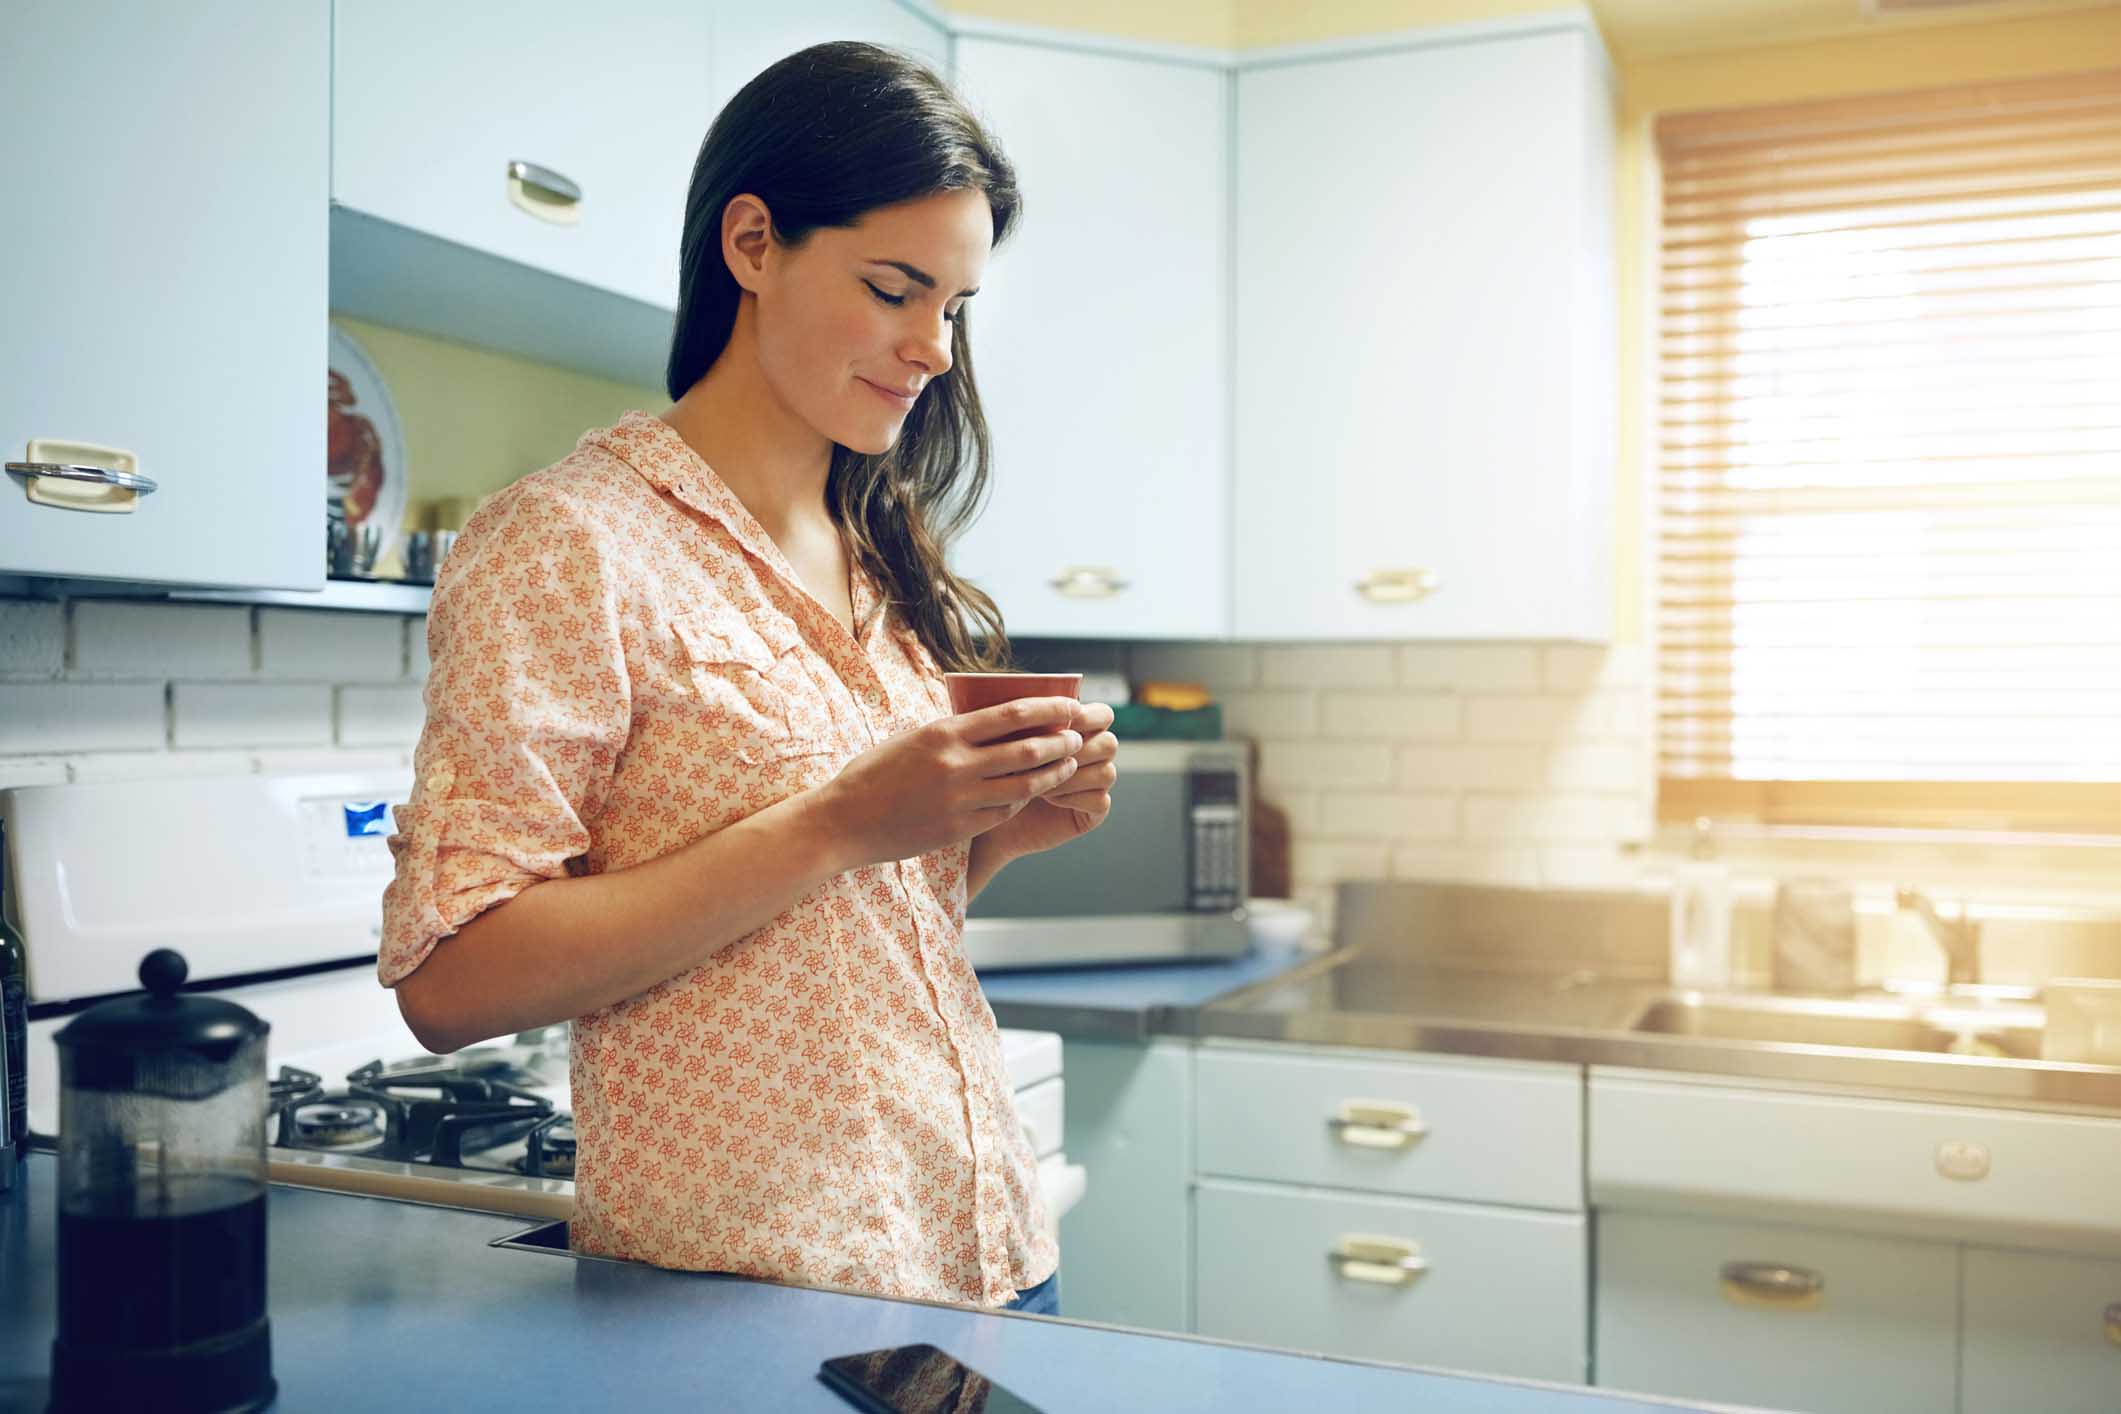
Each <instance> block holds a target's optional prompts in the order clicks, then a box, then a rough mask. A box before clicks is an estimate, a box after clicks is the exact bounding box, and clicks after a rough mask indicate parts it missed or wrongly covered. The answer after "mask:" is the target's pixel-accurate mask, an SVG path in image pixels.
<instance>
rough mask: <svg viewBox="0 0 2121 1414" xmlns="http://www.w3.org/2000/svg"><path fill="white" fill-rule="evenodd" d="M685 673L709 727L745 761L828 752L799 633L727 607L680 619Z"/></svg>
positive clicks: (825, 719) (826, 728) (827, 726)
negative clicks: (689, 678) (697, 696)
mask: <svg viewBox="0 0 2121 1414" xmlns="http://www.w3.org/2000/svg"><path fill="white" fill-rule="evenodd" d="M671 627H672V628H673V629H674V630H675V631H676V633H677V639H678V644H679V647H680V650H681V654H682V659H683V666H684V670H685V671H686V672H687V673H688V674H689V675H690V677H691V685H692V689H693V691H694V692H696V693H697V694H698V695H699V699H700V707H701V711H702V713H703V714H704V718H705V725H706V726H707V728H708V729H709V731H710V732H712V733H713V734H714V735H715V736H716V737H718V738H721V739H722V740H723V741H725V742H726V743H727V744H728V746H729V748H730V749H731V750H733V751H734V752H736V754H737V755H738V756H739V757H741V758H744V759H760V760H767V759H773V758H776V757H785V756H804V755H812V754H816V753H819V752H825V751H829V750H830V749H831V747H832V742H831V740H830V736H831V722H830V718H829V716H828V715H827V714H826V712H825V706H824V702H823V700H822V694H821V693H820V691H819V689H818V685H817V680H816V679H815V678H813V677H812V676H811V675H810V669H809V667H808V665H807V664H805V662H804V661H803V660H804V654H803V651H802V639H801V637H800V636H799V635H798V634H797V633H796V631H795V627H794V625H792V624H789V623H787V622H786V621H784V620H781V619H778V618H762V619H760V620H757V621H753V620H751V619H747V618H746V617H744V615H742V614H740V613H738V612H737V611H736V610H735V609H732V608H729V607H727V606H726V605H716V606H714V607H713V608H707V609H698V610H694V611H692V612H690V613H686V614H680V615H676V616H674V617H673V618H672V619H671Z"/></svg>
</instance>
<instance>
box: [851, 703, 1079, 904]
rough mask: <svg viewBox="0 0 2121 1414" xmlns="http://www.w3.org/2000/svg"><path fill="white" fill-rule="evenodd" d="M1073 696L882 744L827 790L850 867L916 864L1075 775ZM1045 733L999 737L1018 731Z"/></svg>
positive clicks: (973, 716) (937, 725) (949, 722)
mask: <svg viewBox="0 0 2121 1414" xmlns="http://www.w3.org/2000/svg"><path fill="white" fill-rule="evenodd" d="M1079 705H1080V704H1079V703H1077V702H1076V700H1075V699H1074V698H1072V697H1020V698H1018V699H1017V700H1015V701H1014V702H1004V703H1001V704H999V705H997V706H993V707H982V708H980V709H979V710H978V711H976V712H966V713H962V714H960V715H958V716H955V717H944V718H941V719H940V720H938V721H933V722H930V723H928V724H927V725H926V726H924V727H916V728H915V729H914V730H912V731H910V732H903V733H901V734H899V735H898V736H895V737H892V738H891V739H890V740H888V741H883V742H879V743H878V744H877V745H875V746H872V747H870V748H869V749H868V750H867V751H865V752H863V753H862V754H861V755H859V756H857V757H855V758H854V759H853V760H852V761H849V762H848V763H847V764H846V766H844V767H843V768H841V770H840V773H839V775H838V776H836V777H834V778H833V779H832V781H831V782H830V783H828V784H826V785H824V786H821V787H819V793H818V802H817V803H818V806H819V808H820V809H821V811H822V812H823V814H824V817H825V819H826V820H827V822H828V825H827V828H828V829H829V830H830V831H831V832H832V834H833V835H834V837H835V840H836V842H837V843H838V844H839V845H840V848H841V852H842V855H843V857H844V858H846V859H847V860H849V861H850V862H849V863H847V864H846V865H845V866H844V867H845V868H847V869H855V868H859V867H861V866H862V865H864V864H878V863H884V862H887V861H890V860H894V859H911V858H913V857H914V856H916V855H921V854H927V853H928V852H930V851H931V850H937V849H941V848H943V847H944V846H946V845H953V844H957V843H959V842H960V841H963V840H967V839H970V838H972V837H973V836H974V835H977V834H981V833H983V832H985V831H987V830H991V829H993V828H994V827H995V826H996V825H999V824H1001V823H1002V822H1003V821H1004V820H1007V819H1009V818H1010V817H1011V816H1012V815H1015V814H1016V813H1017V812H1018V811H1019V810H1022V809H1023V808H1024V807H1025V806H1026V805H1028V804H1029V803H1030V802H1032V801H1033V800H1036V799H1037V798H1038V797H1039V796H1042V795H1044V794H1046V793H1047V792H1048V791H1050V790H1053V789H1054V788H1055V787H1057V786H1059V785H1061V784H1062V783H1063V782H1065V781H1066V780H1067V779H1068V778H1069V777H1070V776H1072V775H1074V774H1075V753H1076V752H1078V751H1080V750H1082V747H1083V739H1082V736H1081V734H1080V733H1078V732H1076V731H1074V730H1072V729H1070V728H1069V726H1068V724H1069V723H1070V722H1072V721H1073V720H1074V719H1075V710H1076V708H1077V707H1078V706H1079ZM1025 731H1031V732H1037V733H1039V735H1037V736H1031V737H1026V738H1024V739H1023V740H1021V741H1001V740H1000V738H1002V737H1005V736H1009V735H1012V734H1014V733H1016V732H1025Z"/></svg>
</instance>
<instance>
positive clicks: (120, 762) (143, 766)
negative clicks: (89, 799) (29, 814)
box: [72, 751, 252, 781]
mask: <svg viewBox="0 0 2121 1414" xmlns="http://www.w3.org/2000/svg"><path fill="white" fill-rule="evenodd" d="M72 766H73V774H74V779H75V780H76V781H159V780H168V779H171V778H173V777H177V776H248V775H250V774H252V771H251V760H250V753H249V752H246V751H100V752H95V753H92V754H90V755H86V756H76V757H74V758H73V762H72Z"/></svg>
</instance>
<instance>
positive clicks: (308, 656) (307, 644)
mask: <svg viewBox="0 0 2121 1414" xmlns="http://www.w3.org/2000/svg"><path fill="white" fill-rule="evenodd" d="M258 671H259V672H260V673H262V674H264V675H265V676H266V677H271V678H309V679H312V680H318V681H323V682H359V681H361V680H362V679H364V678H398V677H403V676H404V675H405V620H404V619H402V618H400V617H399V616H398V615H396V614H347V613H331V612H327V611H324V610H319V609H260V610H258Z"/></svg>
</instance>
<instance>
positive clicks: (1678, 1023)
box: [1630, 996, 2041, 1060]
mask: <svg viewBox="0 0 2121 1414" xmlns="http://www.w3.org/2000/svg"><path fill="white" fill-rule="evenodd" d="M1630 1029H1631V1030H1634V1031H1638V1032H1648V1033H1651V1034H1655V1035H1662V1036H1685V1037H1692V1038H1697V1039H1702V1040H1713V1041H1754V1042H1763V1043H1767V1044H1783V1045H1801V1046H1843V1047H1850V1048H1853V1049H1856V1050H1866V1051H1926V1052H1929V1053H1932V1054H1945V1053H1950V1054H1956V1055H1974V1056H1990V1057H2006V1058H2012V1059H2018V1060H2037V1059H2039V1057H2040V1035H2041V1026H2040V1021H2039V1017H2038V1013H2037V1010H2033V1011H2028V1009H2026V1008H2014V1009H2005V1008H1968V1007H1949V1006H1943V1005H1936V1006H1929V1007H1924V1006H1922V1005H1920V1004H1915V1003H1908V1002H1902V1001H1877V1002H1870V1001H1842V1000H1838V999H1832V998H1809V997H1743V998H1741V997H1691V996H1688V997H1665V998H1662V999H1660V1000H1658V1001H1655V1002H1652V1003H1651V1004H1650V1005H1649V1006H1648V1007H1646V1008H1644V1010H1643V1012H1642V1014H1641V1015H1640V1016H1638V1017H1637V1018H1636V1019H1635V1022H1634V1025H1633V1026H1632V1027H1631V1028H1630Z"/></svg>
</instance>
